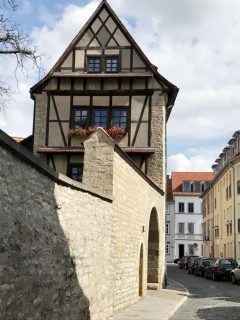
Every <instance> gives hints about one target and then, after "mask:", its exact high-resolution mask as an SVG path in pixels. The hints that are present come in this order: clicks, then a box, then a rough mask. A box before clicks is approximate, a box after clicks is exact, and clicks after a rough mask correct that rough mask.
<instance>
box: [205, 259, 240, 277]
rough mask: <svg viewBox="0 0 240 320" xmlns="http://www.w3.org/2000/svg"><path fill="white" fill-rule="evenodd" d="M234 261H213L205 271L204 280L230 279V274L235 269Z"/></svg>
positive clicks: (235, 263)
mask: <svg viewBox="0 0 240 320" xmlns="http://www.w3.org/2000/svg"><path fill="white" fill-rule="evenodd" d="M237 265H238V264H237V262H236V261H235V260H234V259H213V260H212V261H211V263H210V265H209V267H208V268H206V270H205V274H204V276H205V278H206V279H207V278H211V279H213V280H214V281H215V280H217V279H223V278H228V279H229V278H230V273H231V271H232V270H233V269H235V268H236V267H237Z"/></svg>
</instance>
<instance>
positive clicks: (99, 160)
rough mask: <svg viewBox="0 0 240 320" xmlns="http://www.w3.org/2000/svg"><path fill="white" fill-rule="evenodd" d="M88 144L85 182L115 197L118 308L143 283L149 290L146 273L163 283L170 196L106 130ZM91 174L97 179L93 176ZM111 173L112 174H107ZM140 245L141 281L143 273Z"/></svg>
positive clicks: (136, 295)
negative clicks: (154, 236)
mask: <svg viewBox="0 0 240 320" xmlns="http://www.w3.org/2000/svg"><path fill="white" fill-rule="evenodd" d="M84 146H85V157H84V174H83V184H86V185H88V186H91V187H92V188H94V190H96V191H100V190H102V188H105V189H104V190H105V191H106V192H108V194H112V196H113V205H112V231H111V232H112V243H111V248H112V250H111V252H112V268H113V270H114V276H113V279H112V280H113V288H114V289H113V311H114V312H115V311H117V310H120V309H122V308H124V307H126V306H128V305H130V304H132V303H134V302H136V301H138V299H139V289H140V287H141V288H142V294H145V293H146V288H147V278H150V279H152V278H154V280H155V281H156V280H157V281H156V282H158V283H159V284H160V286H161V284H162V281H163V277H164V264H165V200H164V195H163V192H161V190H160V189H159V188H158V187H157V186H156V185H155V184H154V183H153V182H152V181H151V180H150V179H149V178H148V177H147V176H146V175H145V174H144V173H143V172H141V170H140V169H139V168H138V167H136V166H135V164H134V163H133V162H132V161H131V159H130V158H129V157H128V156H127V155H126V154H125V153H124V152H123V151H122V150H121V149H120V147H118V146H117V145H115V143H114V142H113V141H112V140H111V138H109V137H107V135H106V133H105V132H104V131H103V130H102V129H99V130H98V131H97V133H95V134H94V135H93V136H92V137H91V138H90V139H89V140H88V141H87V142H85V144H84ZM101 150H103V152H101ZM106 150H107V152H105V151H106ZM99 154H101V157H99ZM99 168H100V172H99ZM91 175H92V178H91V179H89V177H90V176H91ZM109 175H111V179H109V178H108V177H109ZM153 210H154V211H155V212H157V218H156V220H157V222H156V223H157V225H155V226H152V227H154V229H155V230H156V229H157V230H158V234H159V243H157V244H156V243H152V244H151V245H150V246H149V243H148V240H149V238H148V235H149V224H150V215H151V213H152V211H153ZM141 245H143V270H141V273H142V275H143V278H142V280H141V279H140V278H139V274H140V272H139V266H140V248H141ZM151 246H152V247H151ZM149 251H154V255H153V254H152V255H151V257H150V259H153V260H155V259H158V263H157V265H158V267H157V268H156V267H155V268H154V267H153V266H152V264H151V263H149V267H148V263H147V262H148V258H149V257H148V253H149ZM151 262H152V261H151ZM153 264H154V261H153ZM149 269H151V270H149ZM152 271H154V276H153V275H152V274H151V275H150V277H149V273H151V272H152ZM140 282H141V284H140Z"/></svg>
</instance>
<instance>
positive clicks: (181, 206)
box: [178, 202, 184, 212]
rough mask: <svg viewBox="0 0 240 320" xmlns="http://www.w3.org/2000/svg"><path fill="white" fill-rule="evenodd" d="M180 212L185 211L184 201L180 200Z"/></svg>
mask: <svg viewBox="0 0 240 320" xmlns="http://www.w3.org/2000/svg"><path fill="white" fill-rule="evenodd" d="M178 212H184V202H179V204H178Z"/></svg>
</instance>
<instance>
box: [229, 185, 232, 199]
mask: <svg viewBox="0 0 240 320" xmlns="http://www.w3.org/2000/svg"><path fill="white" fill-rule="evenodd" d="M228 195H229V198H231V197H232V185H231V184H230V185H229V187H228Z"/></svg>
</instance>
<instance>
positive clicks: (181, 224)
mask: <svg viewBox="0 0 240 320" xmlns="http://www.w3.org/2000/svg"><path fill="white" fill-rule="evenodd" d="M180 226H181V227H182V230H183V231H182V232H181V230H180ZM178 233H179V234H185V223H184V222H178Z"/></svg>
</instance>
